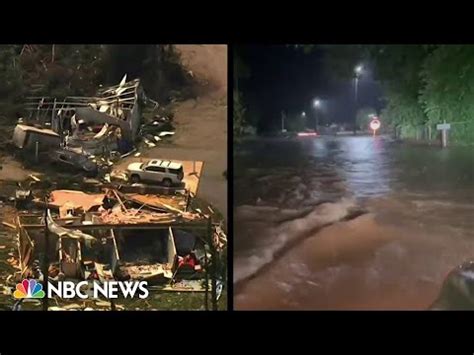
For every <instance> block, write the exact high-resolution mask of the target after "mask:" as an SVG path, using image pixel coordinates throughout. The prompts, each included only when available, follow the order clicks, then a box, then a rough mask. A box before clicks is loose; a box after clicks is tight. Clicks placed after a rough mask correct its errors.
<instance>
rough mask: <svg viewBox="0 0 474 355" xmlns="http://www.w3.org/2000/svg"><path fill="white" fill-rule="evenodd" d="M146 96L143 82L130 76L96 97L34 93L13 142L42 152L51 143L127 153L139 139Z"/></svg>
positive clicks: (92, 152)
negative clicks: (58, 97) (55, 95)
mask: <svg viewBox="0 0 474 355" xmlns="http://www.w3.org/2000/svg"><path fill="white" fill-rule="evenodd" d="M147 100H148V99H147V98H146V96H145V93H144V91H143V88H142V86H141V85H140V80H139V79H135V80H132V81H128V82H127V81H126V76H124V78H123V79H122V81H121V82H120V84H118V85H115V86H111V87H107V88H104V89H101V90H99V91H98V93H97V95H96V96H93V97H79V96H70V97H66V98H65V99H64V100H57V99H55V98H50V97H29V98H27V102H26V104H25V109H26V111H27V116H26V117H25V118H23V119H21V122H20V123H19V124H18V125H17V127H16V128H15V132H14V135H13V143H14V145H15V146H16V147H17V148H20V149H23V150H27V151H37V152H38V151H45V150H48V149H50V148H51V147H52V148H57V149H61V150H65V151H69V152H71V153H70V154H73V153H76V154H78V155H86V156H91V155H107V154H109V153H110V152H112V151H118V152H120V153H126V152H128V151H130V150H132V148H133V145H134V142H135V140H136V138H137V134H138V132H139V129H140V124H141V117H142V109H143V105H144V104H145V103H146V102H147Z"/></svg>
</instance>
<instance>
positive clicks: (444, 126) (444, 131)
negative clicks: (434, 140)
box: [436, 121, 451, 148]
mask: <svg viewBox="0 0 474 355" xmlns="http://www.w3.org/2000/svg"><path fill="white" fill-rule="evenodd" d="M436 129H437V130H438V131H441V147H442V148H446V147H447V146H448V131H449V130H450V129H451V125H450V124H449V123H446V121H445V122H444V123H441V124H438V125H436Z"/></svg>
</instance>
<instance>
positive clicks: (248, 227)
mask: <svg viewBox="0 0 474 355" xmlns="http://www.w3.org/2000/svg"><path fill="white" fill-rule="evenodd" d="M473 153H474V151H473V149H472V148H467V147H451V148H447V149H441V148H439V147H434V146H431V147H430V146H413V145H406V144H401V143H397V142H394V141H393V140H391V139H390V138H389V137H385V136H379V137H360V136H359V137H352V136H349V137H329V136H328V137H318V138H309V137H305V138H295V139H291V140H281V139H280V140H279V139H267V140H255V141H247V142H245V143H243V144H241V145H240V146H238V148H237V150H236V153H235V157H234V164H235V165H234V179H235V181H234V204H235V208H234V226H235V227H234V240H235V241H234V253H235V257H234V289H235V297H234V300H235V301H234V302H235V307H236V308H237V309H427V308H429V307H430V305H431V304H432V303H433V301H434V300H435V299H436V297H437V296H438V293H439V291H440V287H441V284H442V282H443V280H444V278H445V277H446V275H447V274H448V272H449V271H451V270H452V269H453V268H454V267H456V266H457V265H459V264H461V263H462V262H464V261H466V260H469V259H474V228H473V227H474V219H473V218H472V216H473V213H474V203H473V201H474V154H473Z"/></svg>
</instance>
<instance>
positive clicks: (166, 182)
mask: <svg viewBox="0 0 474 355" xmlns="http://www.w3.org/2000/svg"><path fill="white" fill-rule="evenodd" d="M162 183H163V185H164V186H166V187H170V186H171V180H170V179H163V181H162Z"/></svg>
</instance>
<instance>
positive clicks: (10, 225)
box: [2, 222, 16, 229]
mask: <svg viewBox="0 0 474 355" xmlns="http://www.w3.org/2000/svg"><path fill="white" fill-rule="evenodd" d="M2 224H3V225H4V226H6V227H8V228H11V229H16V226H15V225H14V224H11V223H8V222H2Z"/></svg>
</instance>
